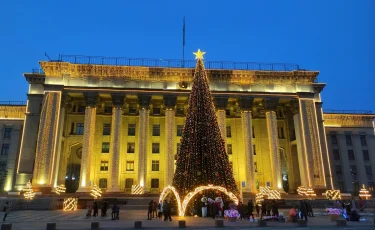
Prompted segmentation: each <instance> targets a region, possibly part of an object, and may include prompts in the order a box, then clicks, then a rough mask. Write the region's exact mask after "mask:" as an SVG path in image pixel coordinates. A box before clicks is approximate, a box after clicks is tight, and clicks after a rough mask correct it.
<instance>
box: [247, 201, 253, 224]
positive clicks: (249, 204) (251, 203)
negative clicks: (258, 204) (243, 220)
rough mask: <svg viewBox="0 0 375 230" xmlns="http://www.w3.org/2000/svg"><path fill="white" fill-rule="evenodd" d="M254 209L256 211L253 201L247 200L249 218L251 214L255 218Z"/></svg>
mask: <svg viewBox="0 0 375 230" xmlns="http://www.w3.org/2000/svg"><path fill="white" fill-rule="evenodd" d="M253 211H254V204H253V201H252V200H249V202H247V212H248V213H249V219H250V216H251V217H253V219H254V214H253Z"/></svg>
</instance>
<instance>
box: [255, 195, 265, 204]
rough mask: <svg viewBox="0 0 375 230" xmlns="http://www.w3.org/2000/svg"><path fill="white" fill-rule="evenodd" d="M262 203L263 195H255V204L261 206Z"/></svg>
mask: <svg viewBox="0 0 375 230" xmlns="http://www.w3.org/2000/svg"><path fill="white" fill-rule="evenodd" d="M263 201H264V195H263V194H262V193H257V194H256V195H255V203H256V204H261V203H262V202H263Z"/></svg>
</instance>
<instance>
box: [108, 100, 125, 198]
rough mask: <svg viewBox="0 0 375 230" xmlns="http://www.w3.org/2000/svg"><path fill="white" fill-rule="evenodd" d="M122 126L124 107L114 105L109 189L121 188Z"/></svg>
mask: <svg viewBox="0 0 375 230" xmlns="http://www.w3.org/2000/svg"><path fill="white" fill-rule="evenodd" d="M121 126H122V109H121V107H120V106H114V107H113V109H112V124H111V144H110V146H111V150H110V152H111V162H110V172H111V177H110V184H109V190H111V189H112V190H113V191H116V190H119V185H118V181H119V180H118V176H119V162H120V151H121Z"/></svg>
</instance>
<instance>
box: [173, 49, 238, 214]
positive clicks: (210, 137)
mask: <svg viewBox="0 0 375 230" xmlns="http://www.w3.org/2000/svg"><path fill="white" fill-rule="evenodd" d="M195 54H196V59H197V64H196V68H195V74H194V80H193V84H192V90H191V93H190V97H189V107H188V111H187V116H186V122H185V126H184V130H183V135H182V139H181V145H180V152H179V153H178V156H177V162H176V172H175V175H174V178H173V186H174V187H175V188H176V190H177V191H178V193H179V194H180V195H185V194H188V193H189V192H190V191H192V190H193V189H197V188H200V186H202V185H205V184H207V183H209V184H213V185H216V186H220V187H222V188H225V189H226V190H228V191H230V192H232V193H233V194H235V195H237V196H239V191H238V189H237V185H236V182H235V180H234V177H233V171H232V168H231V167H230V165H229V159H228V155H227V154H226V151H225V142H224V140H223V138H222V136H221V132H220V128H219V125H218V121H217V117H216V113H215V109H214V105H213V102H212V96H211V92H210V88H209V85H208V79H207V74H206V71H205V68H204V63H203V60H202V59H203V55H204V52H201V51H200V50H198V52H196V53H195ZM189 194H191V193H189ZM235 195H234V196H235ZM184 205H187V203H186V204H185V203H183V204H182V206H184ZM183 209H184V207H183Z"/></svg>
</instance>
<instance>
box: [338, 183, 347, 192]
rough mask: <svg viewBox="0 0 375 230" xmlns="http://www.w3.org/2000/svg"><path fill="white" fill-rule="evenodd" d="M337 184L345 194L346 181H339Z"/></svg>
mask: <svg viewBox="0 0 375 230" xmlns="http://www.w3.org/2000/svg"><path fill="white" fill-rule="evenodd" d="M337 184H338V188H339V190H340V191H341V192H344V191H345V186H344V181H338V182H337Z"/></svg>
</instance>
